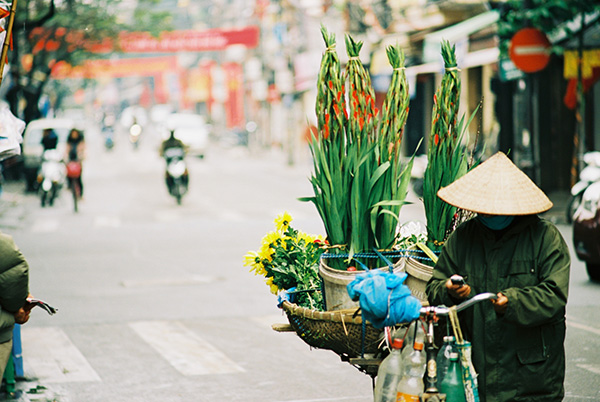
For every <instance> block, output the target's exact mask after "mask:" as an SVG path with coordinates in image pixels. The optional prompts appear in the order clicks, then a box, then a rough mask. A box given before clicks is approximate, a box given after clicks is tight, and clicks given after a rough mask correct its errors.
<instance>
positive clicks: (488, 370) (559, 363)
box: [426, 215, 571, 402]
mask: <svg viewBox="0 0 600 402" xmlns="http://www.w3.org/2000/svg"><path fill="white" fill-rule="evenodd" d="M570 265H571V261H570V255H569V249H568V247H567V245H566V243H565V241H564V240H563V238H562V236H561V235H560V233H559V231H558V229H557V228H556V227H555V226H554V225H552V224H551V223H550V222H548V221H545V220H543V219H540V218H538V217H537V216H535V215H529V216H523V217H517V218H515V220H514V221H513V223H512V224H511V226H510V227H509V228H507V229H506V230H505V232H504V234H503V235H502V237H500V238H499V239H498V238H497V236H496V234H495V232H494V231H492V230H490V229H488V228H487V227H485V226H484V225H483V224H482V223H481V222H479V220H477V219H471V220H470V221H467V222H465V223H464V224H462V225H461V226H459V227H458V228H457V229H456V230H455V231H454V232H453V233H452V235H451V236H450V237H449V238H448V240H447V242H446V244H445V245H444V247H443V250H442V252H441V254H440V258H439V260H438V262H437V264H436V266H435V269H434V272H433V277H432V278H431V279H430V280H429V282H428V283H427V288H426V292H427V296H428V299H429V303H430V304H431V305H442V304H444V305H446V306H452V305H455V304H457V303H458V302H459V300H453V299H452V298H451V297H450V296H449V295H448V292H447V289H446V288H445V283H446V281H447V279H448V278H449V277H450V276H451V275H453V274H459V275H461V276H463V277H464V278H465V279H466V282H467V283H468V284H469V285H470V286H471V295H470V297H472V296H474V295H476V294H479V293H484V292H492V293H498V292H502V293H503V294H504V295H506V297H507V298H508V308H507V310H506V313H505V314H504V315H499V314H497V313H496V312H495V311H494V308H493V305H492V304H491V302H480V303H478V304H477V305H475V306H474V307H471V308H470V309H468V310H465V311H464V312H462V313H460V314H459V321H460V323H461V327H462V331H463V336H464V337H465V339H466V340H469V341H471V343H472V347H473V350H472V359H473V364H474V366H475V369H476V371H477V373H478V385H479V394H480V397H481V402H508V401H515V402H517V401H527V402H539V401H544V402H550V401H553V402H554V401H562V399H563V395H564V386H563V382H564V376H565V351H564V340H565V306H566V304H567V294H568V289H569V271H570Z"/></svg>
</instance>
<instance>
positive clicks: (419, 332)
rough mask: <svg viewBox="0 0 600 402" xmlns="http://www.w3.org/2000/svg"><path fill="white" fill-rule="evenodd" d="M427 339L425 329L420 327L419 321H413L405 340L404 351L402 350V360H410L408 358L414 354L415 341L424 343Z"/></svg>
mask: <svg viewBox="0 0 600 402" xmlns="http://www.w3.org/2000/svg"><path fill="white" fill-rule="evenodd" d="M424 339H425V333H424V332H423V328H421V326H420V325H419V323H418V321H413V322H411V323H410V325H409V326H408V329H407V330H406V337H405V339H404V349H402V358H403V359H404V361H406V359H408V356H410V354H411V353H412V352H413V350H414V348H413V346H414V344H415V341H417V340H418V341H419V342H423V341H424Z"/></svg>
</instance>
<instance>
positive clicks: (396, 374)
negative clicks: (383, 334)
mask: <svg viewBox="0 0 600 402" xmlns="http://www.w3.org/2000/svg"><path fill="white" fill-rule="evenodd" d="M403 343H404V341H403V340H402V339H400V338H396V339H394V340H393V342H392V351H391V353H390V354H389V355H387V357H386V358H385V359H383V361H382V362H381V364H380V365H379V370H377V380H376V381H375V392H374V395H375V402H396V389H397V387H398V383H399V382H400V380H401V379H402V376H403V375H404V363H403V362H402V345H403Z"/></svg>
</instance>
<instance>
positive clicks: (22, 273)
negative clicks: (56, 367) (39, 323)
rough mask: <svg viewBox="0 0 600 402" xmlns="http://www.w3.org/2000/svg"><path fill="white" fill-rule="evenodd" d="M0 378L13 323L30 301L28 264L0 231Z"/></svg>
mask: <svg viewBox="0 0 600 402" xmlns="http://www.w3.org/2000/svg"><path fill="white" fill-rule="evenodd" d="M0 255H1V256H2V258H1V259H0V381H1V380H2V378H3V377H4V370H5V369H6V365H7V363H8V360H9V358H10V355H11V352H12V337H13V327H14V325H15V323H16V324H25V323H26V322H27V321H28V320H29V315H30V313H31V309H32V308H33V304H30V303H28V302H27V297H28V296H29V265H28V264H27V261H26V260H25V257H24V256H23V254H22V253H21V251H20V250H19V248H18V247H17V246H16V245H15V243H14V241H13V239H12V237H11V236H8V235H6V234H3V233H0Z"/></svg>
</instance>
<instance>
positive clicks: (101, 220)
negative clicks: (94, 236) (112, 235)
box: [94, 216, 121, 228]
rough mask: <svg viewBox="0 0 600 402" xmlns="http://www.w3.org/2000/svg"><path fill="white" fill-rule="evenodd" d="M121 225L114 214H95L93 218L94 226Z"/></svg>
mask: <svg viewBox="0 0 600 402" xmlns="http://www.w3.org/2000/svg"><path fill="white" fill-rule="evenodd" d="M120 226H121V219H119V218H118V217H115V216H97V217H96V218H94V227H107V228H118V227H120Z"/></svg>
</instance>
